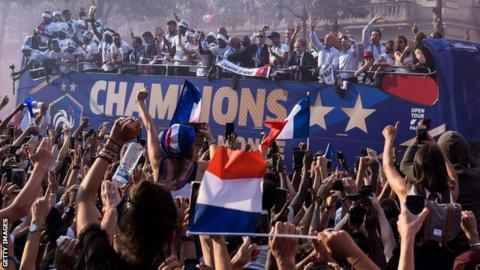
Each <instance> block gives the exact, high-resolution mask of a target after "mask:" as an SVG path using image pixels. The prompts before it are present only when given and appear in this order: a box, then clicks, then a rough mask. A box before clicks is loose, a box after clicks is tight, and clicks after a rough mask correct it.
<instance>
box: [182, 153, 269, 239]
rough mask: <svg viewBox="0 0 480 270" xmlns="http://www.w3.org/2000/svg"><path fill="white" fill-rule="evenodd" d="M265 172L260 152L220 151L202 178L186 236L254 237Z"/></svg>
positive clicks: (260, 208) (260, 209) (260, 205)
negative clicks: (251, 234) (250, 234)
mask: <svg viewBox="0 0 480 270" xmlns="http://www.w3.org/2000/svg"><path fill="white" fill-rule="evenodd" d="M265 170H266V164H265V160H264V159H263V157H262V155H261V153H260V152H258V151H252V152H244V151H239V150H231V149H228V148H225V147H219V148H218V149H217V151H216V152H215V155H214V157H213V159H212V161H211V162H210V164H209V165H208V167H207V170H206V172H205V175H204V176H203V180H202V184H201V186H200V190H199V192H198V198H197V204H196V206H195V210H194V218H193V223H191V224H190V226H189V233H190V234H210V235H212V234H216V235H232V234H234V235H235V234H237V235H244V234H248V233H254V232H255V225H256V221H257V219H258V216H259V214H260V212H261V211H262V182H263V177H264V175H265Z"/></svg>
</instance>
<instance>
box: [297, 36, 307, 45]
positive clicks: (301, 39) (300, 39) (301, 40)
mask: <svg viewBox="0 0 480 270" xmlns="http://www.w3.org/2000/svg"><path fill="white" fill-rule="evenodd" d="M296 42H299V43H300V44H302V47H307V41H305V39H303V38H299V39H297V40H296Z"/></svg>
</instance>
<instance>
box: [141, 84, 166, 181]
mask: <svg viewBox="0 0 480 270" xmlns="http://www.w3.org/2000/svg"><path fill="white" fill-rule="evenodd" d="M148 94H149V92H148V90H147V89H143V90H140V91H138V92H137V102H138V108H139V112H140V117H141V118H142V122H143V126H144V127H145V129H147V154H148V159H149V160H150V164H151V165H152V170H153V179H154V181H155V182H157V181H158V177H159V173H160V159H161V158H162V157H163V154H162V151H161V150H160V143H159V141H158V137H157V128H156V126H155V122H154V121H153V119H152V116H150V113H149V112H148V110H147V105H146V104H145V100H146V99H147V97H148Z"/></svg>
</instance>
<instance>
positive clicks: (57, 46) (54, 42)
mask: <svg viewBox="0 0 480 270" xmlns="http://www.w3.org/2000/svg"><path fill="white" fill-rule="evenodd" d="M51 46H52V50H53V51H54V52H57V53H59V52H61V51H62V49H61V48H60V44H58V41H57V40H52V43H51Z"/></svg>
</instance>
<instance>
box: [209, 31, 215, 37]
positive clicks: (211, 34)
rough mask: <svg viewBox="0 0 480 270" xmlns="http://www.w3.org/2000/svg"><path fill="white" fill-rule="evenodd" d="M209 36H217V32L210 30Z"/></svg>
mask: <svg viewBox="0 0 480 270" xmlns="http://www.w3.org/2000/svg"><path fill="white" fill-rule="evenodd" d="M208 36H212V37H216V36H217V34H215V32H210V33H208V35H207V37H208Z"/></svg>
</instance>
